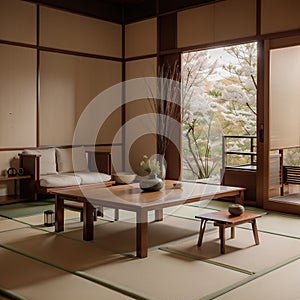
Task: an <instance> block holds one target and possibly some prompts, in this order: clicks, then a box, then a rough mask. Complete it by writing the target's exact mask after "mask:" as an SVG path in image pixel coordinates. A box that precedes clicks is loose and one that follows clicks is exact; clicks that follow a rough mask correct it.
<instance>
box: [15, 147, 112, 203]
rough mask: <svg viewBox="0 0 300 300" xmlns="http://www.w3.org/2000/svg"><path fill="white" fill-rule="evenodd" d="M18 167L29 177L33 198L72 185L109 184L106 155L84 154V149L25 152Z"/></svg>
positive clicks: (108, 163)
mask: <svg viewBox="0 0 300 300" xmlns="http://www.w3.org/2000/svg"><path fill="white" fill-rule="evenodd" d="M19 156H20V166H21V167H22V168H23V169H24V171H25V172H26V174H29V175H31V176H32V179H33V180H32V186H31V187H28V189H31V190H32V194H33V197H34V199H37V197H38V194H40V193H41V194H45V193H49V192H51V189H54V188H56V189H57V188H65V187H70V186H75V185H91V184H95V185H103V186H110V185H112V183H113V182H112V180H111V156H110V153H109V152H91V151H86V150H85V148H84V147H74V148H45V149H42V148H35V149H25V150H24V151H23V152H22V153H21V154H19Z"/></svg>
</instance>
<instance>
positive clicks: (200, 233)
mask: <svg viewBox="0 0 300 300" xmlns="http://www.w3.org/2000/svg"><path fill="white" fill-rule="evenodd" d="M206 222H207V220H201V223H200V230H199V238H198V243H197V245H198V247H201V245H202V240H203V235H204V231H205V226H206Z"/></svg>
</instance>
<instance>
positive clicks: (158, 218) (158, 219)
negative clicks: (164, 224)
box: [155, 209, 164, 222]
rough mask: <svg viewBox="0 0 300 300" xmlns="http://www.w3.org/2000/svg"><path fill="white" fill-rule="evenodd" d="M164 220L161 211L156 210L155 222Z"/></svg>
mask: <svg viewBox="0 0 300 300" xmlns="http://www.w3.org/2000/svg"><path fill="white" fill-rule="evenodd" d="M163 219H164V217H163V210H162V209H156V210H155V221H156V222H159V221H162V220H163Z"/></svg>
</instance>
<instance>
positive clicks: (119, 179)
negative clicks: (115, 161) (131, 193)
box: [113, 172, 136, 184]
mask: <svg viewBox="0 0 300 300" xmlns="http://www.w3.org/2000/svg"><path fill="white" fill-rule="evenodd" d="M135 178H136V174H134V173H130V172H118V173H115V174H113V180H114V181H115V182H116V183H117V184H129V183H132V182H133V181H134V180H135Z"/></svg>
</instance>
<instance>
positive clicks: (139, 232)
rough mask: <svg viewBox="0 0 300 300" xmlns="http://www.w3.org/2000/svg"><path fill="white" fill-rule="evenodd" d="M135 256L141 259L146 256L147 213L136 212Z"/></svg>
mask: <svg viewBox="0 0 300 300" xmlns="http://www.w3.org/2000/svg"><path fill="white" fill-rule="evenodd" d="M136 254H137V257H140V258H143V257H147V255H148V211H146V210H139V211H137V212H136Z"/></svg>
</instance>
